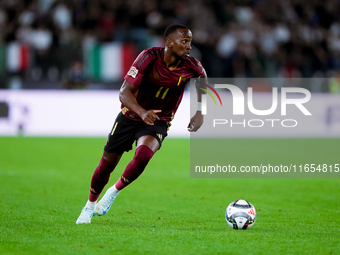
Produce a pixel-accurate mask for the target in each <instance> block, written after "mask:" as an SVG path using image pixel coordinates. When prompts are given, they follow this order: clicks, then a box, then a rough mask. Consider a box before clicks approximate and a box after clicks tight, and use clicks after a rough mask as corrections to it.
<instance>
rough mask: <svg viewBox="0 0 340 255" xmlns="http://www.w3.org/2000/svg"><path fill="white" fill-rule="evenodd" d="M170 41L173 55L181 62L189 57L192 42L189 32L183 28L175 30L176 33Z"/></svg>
mask: <svg viewBox="0 0 340 255" xmlns="http://www.w3.org/2000/svg"><path fill="white" fill-rule="evenodd" d="M172 41H173V45H172V52H173V54H174V55H175V56H176V57H178V58H180V59H182V60H185V59H187V58H188V57H189V55H190V50H191V41H192V34H191V31H190V30H189V29H185V28H180V29H177V32H176V33H174V36H173V38H172Z"/></svg>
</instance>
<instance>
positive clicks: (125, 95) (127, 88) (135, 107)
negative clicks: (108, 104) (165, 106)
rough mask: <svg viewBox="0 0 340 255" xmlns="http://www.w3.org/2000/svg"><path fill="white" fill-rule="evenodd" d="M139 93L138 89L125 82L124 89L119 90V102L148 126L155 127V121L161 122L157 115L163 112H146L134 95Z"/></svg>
mask: <svg viewBox="0 0 340 255" xmlns="http://www.w3.org/2000/svg"><path fill="white" fill-rule="evenodd" d="M136 91H137V87H136V86H134V85H132V84H131V83H130V82H127V81H124V83H123V85H122V87H121V88H120V90H119V100H120V102H121V103H122V104H123V105H124V106H125V107H127V108H128V109H129V110H131V111H133V112H135V113H137V114H138V115H139V116H140V117H141V119H142V120H143V121H144V122H145V123H146V124H148V125H153V123H154V121H156V120H159V117H158V116H157V114H156V113H158V112H161V110H149V111H147V110H145V109H144V108H143V107H141V106H140V105H139V104H138V103H137V100H136V98H135V97H134V94H135V93H136Z"/></svg>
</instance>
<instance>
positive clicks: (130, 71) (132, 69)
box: [128, 66, 138, 78]
mask: <svg viewBox="0 0 340 255" xmlns="http://www.w3.org/2000/svg"><path fill="white" fill-rule="evenodd" d="M137 74H138V70H137V68H136V67H134V66H133V67H131V69H130V70H129V72H128V75H129V76H131V77H132V78H136V75H137Z"/></svg>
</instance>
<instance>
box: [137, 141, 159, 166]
mask: <svg viewBox="0 0 340 255" xmlns="http://www.w3.org/2000/svg"><path fill="white" fill-rule="evenodd" d="M153 154H154V152H153V151H152V150H151V149H150V148H149V147H148V146H146V145H140V146H139V147H138V148H137V149H136V152H135V156H134V160H135V161H137V162H138V163H139V164H141V165H147V164H148V162H149V161H150V159H151V158H152V156H153Z"/></svg>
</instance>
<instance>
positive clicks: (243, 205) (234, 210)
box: [225, 199, 256, 229]
mask: <svg viewBox="0 0 340 255" xmlns="http://www.w3.org/2000/svg"><path fill="white" fill-rule="evenodd" d="M225 218H226V220H227V222H228V225H229V226H230V227H232V228H233V229H248V228H251V227H252V226H253V225H254V223H255V220H256V211H255V207H254V206H253V205H252V204H251V203H249V202H248V201H246V200H242V199H239V200H235V201H234V202H231V203H230V204H229V205H228V207H227V210H226V212H225Z"/></svg>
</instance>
